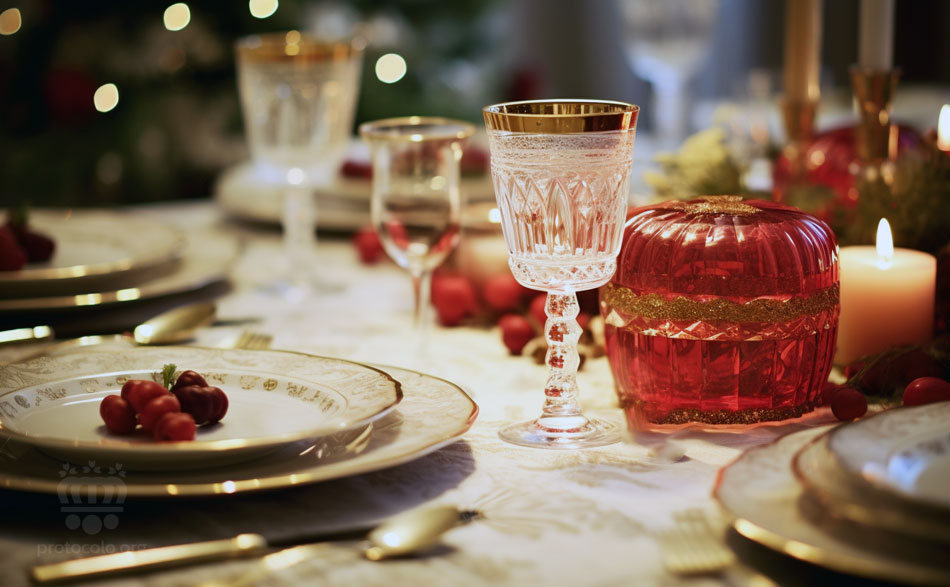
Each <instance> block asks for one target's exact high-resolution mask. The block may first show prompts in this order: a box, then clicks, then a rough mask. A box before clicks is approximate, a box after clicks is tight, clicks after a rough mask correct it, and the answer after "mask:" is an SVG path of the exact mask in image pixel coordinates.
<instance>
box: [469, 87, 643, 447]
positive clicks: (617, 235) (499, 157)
mask: <svg viewBox="0 0 950 587" xmlns="http://www.w3.org/2000/svg"><path fill="white" fill-rule="evenodd" d="M483 113H484V117H485V126H486V127H487V128H488V145H489V149H490V151H491V172H492V178H493V180H494V184H495V197H496V199H497V201H498V208H499V210H500V212H501V219H502V231H503V232H504V235H505V243H506V245H507V246H508V253H509V261H508V265H509V267H510V268H511V272H512V273H513V274H514V276H515V278H516V279H517V280H518V281H519V282H520V283H521V284H522V285H524V286H526V287H529V288H532V289H539V290H543V291H546V292H548V295H547V303H546V305H545V312H546V313H547V315H548V319H547V322H546V323H545V325H544V333H545V337H546V338H547V342H548V351H547V357H546V361H547V364H548V369H549V375H548V381H547V385H546V386H545V390H544V392H545V395H546V399H545V402H544V406H543V408H542V414H541V416H540V417H539V418H538V419H536V420H532V421H529V422H523V423H518V424H514V425H511V426H508V427H506V428H504V429H502V430H501V431H500V432H499V435H500V436H501V438H502V439H504V440H507V441H508V442H512V443H515V444H521V445H525V446H537V447H545V448H580V447H590V446H600V445H604V444H610V443H612V442H616V441H617V440H619V439H620V434H619V430H618V429H617V427H616V426H615V425H613V424H611V423H609V422H606V421H602V420H597V419H593V418H587V417H586V416H584V414H583V413H582V411H581V408H580V404H579V402H578V399H577V377H576V376H577V366H578V363H579V357H578V354H577V339H578V338H579V337H580V334H581V327H580V326H579V325H578V324H577V320H576V318H577V314H578V312H579V311H580V308H579V306H578V303H577V294H576V293H575V292H577V291H578V290H586V289H593V288H596V287H599V286H601V285H603V284H604V283H606V282H607V281H608V280H609V279H610V277H611V276H612V275H613V273H614V271H615V270H616V268H617V260H616V257H617V253H618V252H619V251H620V239H621V236H622V234H623V222H624V218H625V214H626V210H627V198H628V192H629V187H630V174H631V173H630V171H631V166H632V164H633V144H634V137H635V133H636V123H637V116H638V114H639V108H638V107H637V106H634V105H632V104H624V103H621V102H606V101H596V100H590V101H571V100H566V101H560V100H554V101H545V100H538V101H530V102H512V103H508V104H496V105H494V106H488V107H486V108H485V109H484V111H483Z"/></svg>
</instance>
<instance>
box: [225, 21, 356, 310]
mask: <svg viewBox="0 0 950 587" xmlns="http://www.w3.org/2000/svg"><path fill="white" fill-rule="evenodd" d="M363 47H364V43H363V41H362V40H361V39H360V38H357V37H353V38H345V39H331V38H322V37H316V36H312V35H308V34H306V33H300V32H298V31H288V32H283V33H270V34H265V35H255V36H251V37H245V38H243V39H240V40H238V41H237V43H236V44H235V51H236V54H237V73H238V89H239V93H240V97H241V108H242V111H243V113H244V126H245V132H246V134H247V140H248V145H249V147H250V151H251V158H252V160H253V162H254V165H255V167H257V168H258V170H259V172H260V173H262V174H264V175H265V176H267V177H271V178H276V182H277V183H282V184H284V185H285V186H286V188H285V190H284V195H283V202H282V204H283V206H282V210H283V212H282V218H281V223H282V226H283V230H284V247H285V250H286V254H287V257H288V260H289V263H290V272H289V280H288V281H289V285H290V286H291V287H290V290H289V291H296V292H298V293H299V292H301V291H302V292H306V291H308V290H309V289H310V286H312V285H313V279H312V275H313V269H314V267H313V265H314V264H313V260H312V257H313V251H314V245H315V230H316V214H317V208H316V201H315V199H314V193H313V190H314V188H315V187H318V186H322V185H326V184H328V183H330V182H331V181H332V180H333V179H334V177H335V175H336V173H337V171H338V170H339V168H340V164H341V163H342V162H343V158H344V157H345V155H346V148H347V143H348V141H349V138H350V133H351V130H352V126H353V115H354V111H355V108H356V99H357V95H358V93H359V82H360V71H361V68H362V63H363ZM297 297H299V296H297Z"/></svg>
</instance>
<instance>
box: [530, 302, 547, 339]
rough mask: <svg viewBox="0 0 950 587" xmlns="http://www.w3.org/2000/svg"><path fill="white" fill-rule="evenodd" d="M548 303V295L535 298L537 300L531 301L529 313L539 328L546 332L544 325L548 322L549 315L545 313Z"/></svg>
mask: <svg viewBox="0 0 950 587" xmlns="http://www.w3.org/2000/svg"><path fill="white" fill-rule="evenodd" d="M547 301H548V295H547V294H541V295H539V296H535V298H534V299H533V300H531V305H530V306H528V313H529V314H531V317H532V318H534V320H535V322H537V323H538V328H540V329H542V330H544V323H545V322H547V321H548V315H547V313H546V312H545V311H544V305H545V304H546V303H547Z"/></svg>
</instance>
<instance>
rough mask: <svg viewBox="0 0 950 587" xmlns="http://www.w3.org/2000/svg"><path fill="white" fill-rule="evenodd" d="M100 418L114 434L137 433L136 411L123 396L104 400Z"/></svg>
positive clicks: (101, 405) (100, 406) (109, 396)
mask: <svg viewBox="0 0 950 587" xmlns="http://www.w3.org/2000/svg"><path fill="white" fill-rule="evenodd" d="M99 416H100V417H102V421H103V422H105V423H106V428H108V429H109V431H110V432H112V433H113V434H132V432H134V431H135V424H136V422H135V411H134V410H133V409H132V406H130V405H129V402H127V401H125V400H124V399H122V397H121V396H118V395H107V396H106V397H104V398H102V403H100V404H99Z"/></svg>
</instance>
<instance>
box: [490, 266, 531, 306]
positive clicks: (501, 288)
mask: <svg viewBox="0 0 950 587" xmlns="http://www.w3.org/2000/svg"><path fill="white" fill-rule="evenodd" d="M530 291H531V290H529V289H528V288H526V287H525V286H523V285H521V284H520V283H518V280H517V279H515V277H514V275H512V274H511V273H502V274H500V275H495V276H492V277H489V278H488V279H486V280H485V284H484V285H483V286H482V299H483V300H485V305H487V306H488V308H489V309H491V310H492V311H495V312H499V313H502V312H512V311H514V310H516V309H518V306H520V305H521V300H523V299H524V298H525V296H526V295H527V294H528V293H529V292H530Z"/></svg>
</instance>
